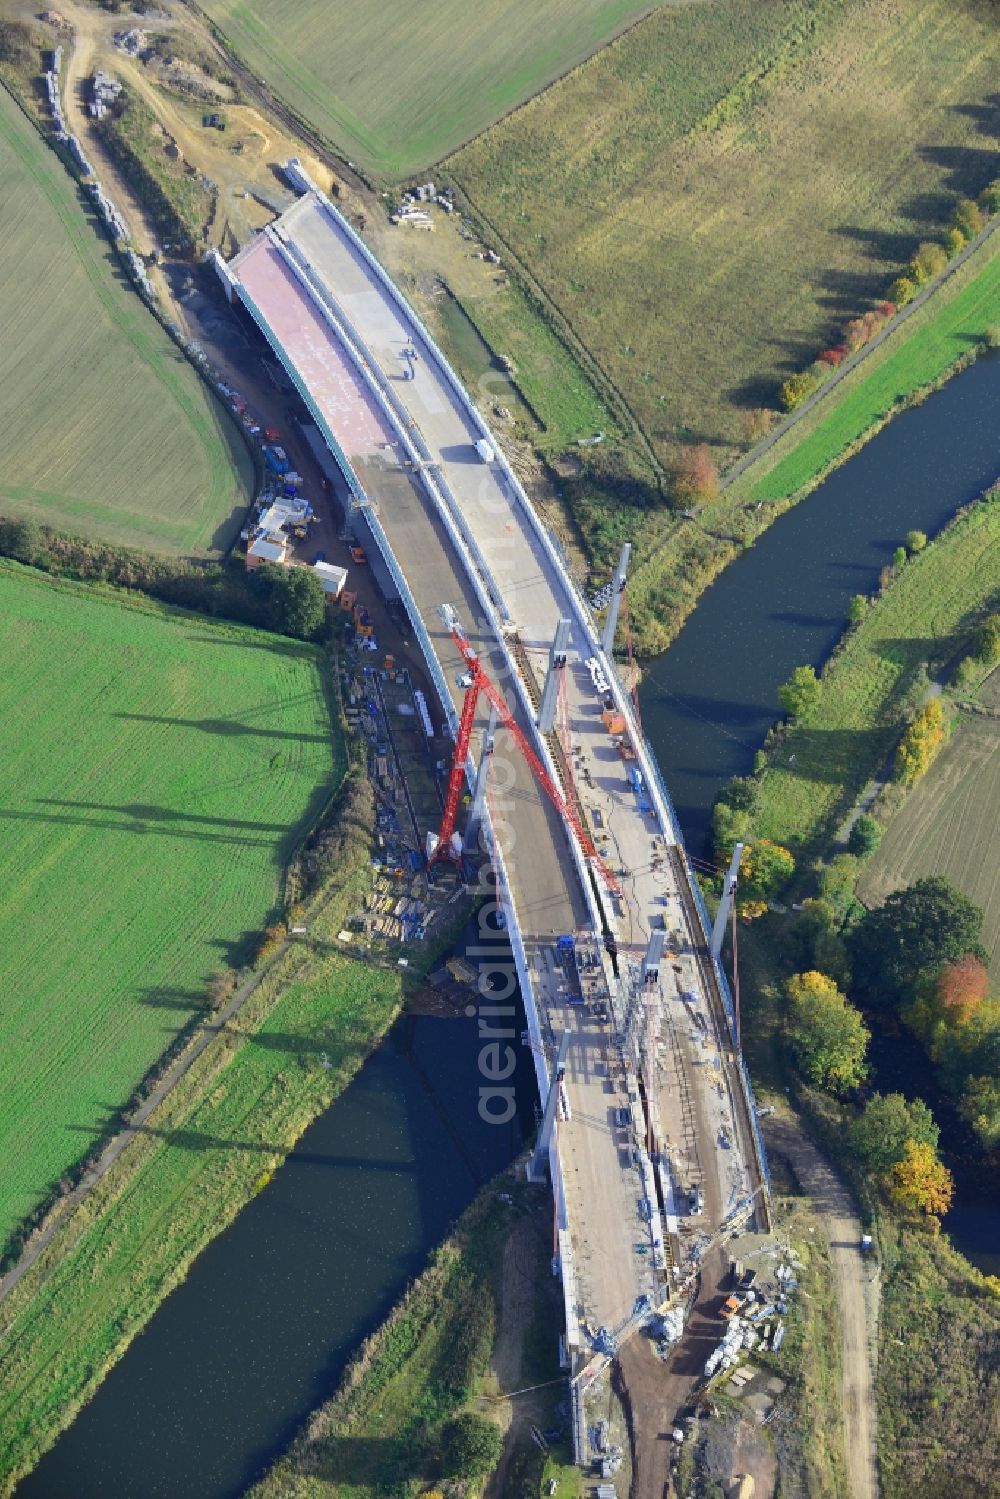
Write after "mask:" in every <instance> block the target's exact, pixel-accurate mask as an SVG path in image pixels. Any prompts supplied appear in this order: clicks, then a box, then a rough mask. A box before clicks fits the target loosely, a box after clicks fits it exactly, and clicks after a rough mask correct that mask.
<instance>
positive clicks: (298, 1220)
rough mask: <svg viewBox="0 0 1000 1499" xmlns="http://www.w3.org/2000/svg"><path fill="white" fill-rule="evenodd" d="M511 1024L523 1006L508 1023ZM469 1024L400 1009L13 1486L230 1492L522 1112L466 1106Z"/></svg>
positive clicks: (474, 1057) (122, 1493) (528, 1112)
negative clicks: (261, 1186) (353, 1073)
mask: <svg viewBox="0 0 1000 1499" xmlns="http://www.w3.org/2000/svg"><path fill="white" fill-rule="evenodd" d="M514 1025H515V1026H516V1029H517V1033H518V1034H520V1029H521V1026H522V1025H523V1020H515V1022H514ZM478 1050H479V1043H478V1040H477V1021H476V1019H466V1018H464V1017H462V1018H459V1019H457V1020H440V1019H435V1018H431V1017H426V1016H424V1017H409V1018H403V1019H402V1020H400V1021H399V1022H397V1024H396V1025H395V1026H394V1027H393V1029H392V1030H391V1032H390V1033H389V1035H388V1036H387V1038H386V1040H385V1041H384V1042H383V1044H382V1045H381V1046H380V1047H379V1048H378V1050H377V1051H376V1052H375V1053H374V1055H373V1056H372V1057H371V1059H370V1060H369V1061H368V1062H367V1063H366V1065H365V1066H364V1067H363V1068H362V1070H361V1071H360V1073H359V1074H358V1076H357V1078H356V1079H355V1081H354V1082H353V1083H352V1084H351V1086H350V1087H349V1088H348V1089H347V1090H346V1091H345V1093H344V1094H343V1095H342V1097H341V1098H340V1099H339V1100H338V1101H337V1102H336V1103H334V1104H333V1106H332V1107H331V1108H330V1109H328V1110H327V1112H326V1113H325V1114H324V1115H323V1116H322V1117H321V1118H319V1119H318V1120H317V1121H316V1122H315V1123H314V1124H313V1125H312V1126H311V1127H310V1128H309V1129H308V1130H307V1131H306V1133H305V1134H304V1135H303V1136H302V1139H301V1140H300V1142H299V1145H298V1147H297V1148H296V1150H295V1151H294V1152H293V1153H292V1154H291V1155H290V1156H289V1157H288V1159H287V1161H286V1162H285V1164H284V1165H283V1166H282V1167H281V1169H280V1170H279V1171H278V1172H277V1173H276V1174H275V1177H274V1181H273V1182H272V1184H271V1185H270V1186H269V1187H267V1189H266V1190H265V1191H264V1192H263V1193H262V1194H261V1195H260V1196H259V1197H257V1198H255V1199H254V1201H253V1202H251V1203H250V1205H249V1206H248V1207H246V1208H245V1209H244V1210H243V1212H242V1213H241V1214H240V1216H239V1217H238V1218H237V1219H236V1221H235V1223H234V1224H233V1225H232V1226H231V1227H230V1228H228V1229H227V1230H226V1231H225V1232H224V1233H223V1234H221V1235H220V1236H219V1238H217V1239H216V1240H214V1242H213V1243H212V1244H210V1245H209V1247H208V1248H207V1249H206V1250H205V1252H204V1253H203V1254H202V1255H200V1256H199V1258H198V1259H197V1260H196V1261H195V1263H194V1265H193V1266H192V1268H191V1272H190V1274H189V1275H188V1278H187V1280H186V1281H185V1282H184V1283H183V1285H181V1286H180V1287H178V1289H177V1290H176V1291H174V1292H173V1293H172V1294H171V1295H170V1296H168V1298H167V1300H166V1301H165V1302H164V1303H163V1305H162V1307H161V1308H160V1309H159V1311H158V1312H157V1313H156V1315H155V1316H154V1317H153V1319H152V1321H151V1322H150V1323H149V1326H148V1327H147V1328H146V1330H145V1332H143V1333H142V1334H141V1335H140V1336H139V1337H138V1338H137V1339H136V1341H135V1342H134V1343H133V1344H132V1346H131V1347H130V1348H129V1350H128V1352H127V1353H126V1354H125V1357H124V1358H123V1359H122V1360H121V1362H120V1363H119V1364H117V1365H116V1367H115V1368H114V1369H113V1370H112V1371H111V1373H110V1374H109V1375H108V1377H107V1379H106V1380H105V1381H104V1383H103V1384H102V1385H101V1387H100V1389H99V1391H98V1393H97V1395H96V1396H95V1398H94V1399H93V1400H92V1401H91V1403H90V1404H89V1405H88V1406H86V1407H85V1408H84V1410H83V1411H82V1412H81V1413H80V1415H79V1416H78V1417H77V1419H76V1421H75V1422H74V1424H73V1425H72V1426H71V1427H70V1428H69V1430H68V1431H67V1432H66V1433H65V1434H64V1435H63V1436H62V1438H61V1439H60V1440H59V1441H58V1442H57V1443H56V1445H55V1447H54V1448H53V1449H52V1450H51V1452H49V1453H48V1454H47V1456H45V1457H44V1458H43V1459H42V1461H41V1463H40V1464H39V1466H38V1467H37V1468H36V1470H35V1471H34V1473H32V1474H31V1475H30V1476H29V1477H28V1478H27V1479H25V1481H24V1482H23V1483H22V1484H21V1485H20V1486H19V1488H18V1490H17V1493H18V1499H43V1496H44V1499H92V1496H93V1499H96V1496H98V1495H100V1496H102V1499H223V1496H231V1495H237V1494H240V1493H242V1491H243V1490H244V1489H245V1488H246V1486H247V1485H248V1484H249V1483H250V1482H251V1481H252V1480H253V1479H254V1478H255V1476H257V1475H258V1474H259V1472H260V1470H261V1468H262V1467H263V1466H264V1465H266V1464H267V1463H268V1462H269V1461H270V1460H272V1459H273V1458H274V1457H275V1456H277V1455H278V1453H280V1451H281V1450H282V1449H283V1448H284V1447H285V1446H286V1445H287V1443H288V1442H289V1441H290V1440H291V1438H292V1436H293V1435H294V1433H295V1431H296V1430H297V1428H298V1427H299V1426H300V1425H301V1423H302V1421H303V1420H304V1419H305V1417H306V1415H307V1414H308V1413H309V1411H310V1410H311V1409H312V1407H313V1406H315V1405H317V1404H318V1403H319V1402H320V1401H321V1400H323V1399H325V1398H326V1397H327V1396H329V1395H330V1393H331V1392H332V1390H333V1388H334V1386H335V1384H336V1382H337V1379H338V1376H339V1374H340V1373H341V1371H342V1370H343V1368H344V1365H345V1363H346V1362H347V1361H348V1359H349V1358H350V1356H351V1354H352V1353H353V1352H354V1350H355V1349H356V1348H357V1346H358V1344H359V1343H360V1342H361V1340H362V1339H363V1338H364V1337H366V1336H367V1334H368V1333H369V1332H371V1331H372V1330H373V1328H374V1327H375V1326H377V1324H378V1323H379V1322H380V1321H381V1320H382V1318H383V1317H384V1316H385V1315H386V1314H387V1312H388V1311H389V1309H390V1308H391V1306H392V1304H393V1303H394V1301H395V1300H396V1299H397V1298H398V1296H399V1295H400V1293H401V1292H402V1291H403V1289H404V1288H405V1286H406V1285H407V1283H408V1282H409V1281H410V1280H412V1279H413V1278H414V1276H416V1275H417V1274H419V1272H420V1271H421V1270H422V1269H423V1267H424V1265H425V1264H426V1261H427V1256H428V1254H429V1252H430V1250H431V1249H432V1248H433V1246H434V1245H436V1244H438V1243H440V1241H441V1239H443V1238H444V1236H445V1235H446V1233H447V1232H448V1230H449V1228H450V1226H451V1225H452V1224H453V1223H454V1221H455V1219H456V1218H457V1217H458V1216H459V1214H460V1213H461V1212H462V1211H463V1210H464V1208H465V1207H467V1206H468V1204H469V1203H470V1202H471V1201H472V1199H473V1197H474V1196H475V1195H476V1193H477V1191H478V1190H479V1189H480V1187H481V1186H482V1185H483V1184H484V1183H485V1182H486V1181H488V1180H489V1179H490V1177H491V1176H493V1175H494V1174H495V1173H496V1172H498V1171H500V1170H502V1168H503V1167H504V1166H505V1165H507V1164H508V1163H509V1161H510V1160H511V1159H512V1157H513V1156H514V1155H515V1154H516V1152H517V1149H518V1147H519V1145H520V1142H521V1139H522V1136H523V1133H524V1132H525V1131H526V1130H530V1129H531V1128H532V1127H533V1119H534V1115H533V1099H534V1097H535V1094H534V1071H533V1069H532V1067H531V1065H530V1053H529V1052H528V1051H527V1050H526V1049H524V1048H522V1047H520V1046H519V1045H517V1046H516V1050H517V1052H518V1058H519V1072H518V1077H517V1082H518V1096H519V1104H520V1108H519V1114H518V1116H517V1117H516V1118H515V1119H514V1120H513V1121H512V1122H511V1123H510V1124H508V1125H506V1126H504V1127H498V1126H495V1125H489V1124H486V1123H484V1122H483V1120H482V1119H481V1118H480V1117H479V1113H478V1103H479V1085H480V1081H481V1079H480V1076H479V1071H478V1065H477V1063H478Z"/></svg>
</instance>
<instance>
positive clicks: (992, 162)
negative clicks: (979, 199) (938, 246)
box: [917, 146, 997, 211]
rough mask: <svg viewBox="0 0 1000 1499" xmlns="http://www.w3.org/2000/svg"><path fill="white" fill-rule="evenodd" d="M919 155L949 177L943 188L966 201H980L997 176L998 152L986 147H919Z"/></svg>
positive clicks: (945, 179) (946, 178) (946, 177)
mask: <svg viewBox="0 0 1000 1499" xmlns="http://www.w3.org/2000/svg"><path fill="white" fill-rule="evenodd" d="M917 151H918V154H919V155H920V157H921V158H922V159H923V160H924V161H927V162H931V163H932V164H933V165H934V166H936V167H939V168H940V169H941V171H942V172H944V173H945V174H946V175H945V177H944V181H943V184H942V185H943V186H944V187H945V188H946V189H947V190H948V191H950V192H952V193H959V194H960V195H961V196H962V197H968V198H974V197H976V196H977V194H978V193H981V192H982V190H983V188H984V187H985V186H986V185H987V183H989V182H992V181H993V179H994V177H995V176H996V174H997V157H996V151H989V150H987V148H986V147H985V146H918V148H917ZM952 206H953V205H949V210H948V211H950V208H951V207H952Z"/></svg>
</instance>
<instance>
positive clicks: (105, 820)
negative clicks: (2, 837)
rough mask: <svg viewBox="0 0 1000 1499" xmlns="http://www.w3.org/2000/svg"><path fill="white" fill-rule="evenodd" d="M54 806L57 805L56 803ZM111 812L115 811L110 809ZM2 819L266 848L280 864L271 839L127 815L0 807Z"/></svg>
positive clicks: (240, 846) (283, 828) (280, 856)
mask: <svg viewBox="0 0 1000 1499" xmlns="http://www.w3.org/2000/svg"><path fill="white" fill-rule="evenodd" d="M56 805H59V804H58V803H57V804H56ZM68 805H72V804H71V803H70V804H68ZM111 810H117V809H114V808H112V809H111ZM5 818H7V819H10V820H13V821H16V822H51V823H57V824H60V823H61V824H64V825H65V826H67V827H76V828H99V829H101V830H102V831H103V832H113V833H132V834H137V835H139V836H147V835H151V836H154V837H160V838H185V839H191V840H194V841H195V842H197V843H225V844H229V845H231V846H233V847H236V848H268V849H271V850H272V852H273V853H274V860H275V862H276V863H278V864H280V863H281V862H282V854H281V850H280V848H276V847H275V845H274V843H273V841H272V839H271V838H268V837H263V838H251V837H249V836H247V835H245V834H244V835H240V836H236V835H233V836H229V835H227V834H225V833H209V832H200V831H196V830H194V829H191V828H182V827H177V826H155V825H153V824H152V823H151V822H149V821H140V820H139V819H137V818H134V817H132V818H128V817H127V813H124V814H123V816H122V817H121V818H120V819H119V820H115V819H114V818H111V817H86V816H84V815H83V813H82V812H77V813H70V812H28V811H26V810H24V809H23V808H21V807H0V822H3V820H4V819H5ZM237 826H238V824H237ZM281 831H282V832H283V833H285V834H286V835H287V834H288V833H289V829H288V828H287V826H282V828H281Z"/></svg>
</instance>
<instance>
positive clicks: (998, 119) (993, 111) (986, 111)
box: [946, 94, 1000, 136]
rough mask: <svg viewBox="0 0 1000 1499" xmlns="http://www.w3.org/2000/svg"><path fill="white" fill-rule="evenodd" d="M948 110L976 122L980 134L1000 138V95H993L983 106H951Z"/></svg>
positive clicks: (948, 106)
mask: <svg viewBox="0 0 1000 1499" xmlns="http://www.w3.org/2000/svg"><path fill="white" fill-rule="evenodd" d="M946 108H947V109H948V110H949V111H950V112H951V113H952V114H956V115H964V116H965V118H966V119H967V120H975V122H976V124H977V126H978V128H979V131H980V134H982V135H992V136H1000V94H991V95H990V97H989V98H988V99H987V100H986V102H985V103H983V104H949V105H947V106H946Z"/></svg>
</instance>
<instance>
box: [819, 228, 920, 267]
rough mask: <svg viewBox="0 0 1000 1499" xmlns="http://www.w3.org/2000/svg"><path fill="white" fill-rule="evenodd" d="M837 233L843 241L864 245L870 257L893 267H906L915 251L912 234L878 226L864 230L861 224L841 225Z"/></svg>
mask: <svg viewBox="0 0 1000 1499" xmlns="http://www.w3.org/2000/svg"><path fill="white" fill-rule="evenodd" d="M836 232H837V234H839V235H840V237H841V239H851V240H854V241H855V242H856V243H857V244H859V245H864V247H865V249H866V250H867V252H868V254H869V255H871V256H873V257H874V258H876V259H878V260H885V261H888V262H890V263H891V264H892V265H905V263H906V262H907V261H908V260H909V258H910V256H911V255H912V254H913V251H914V249H915V245H914V243H913V235H912V234H899V233H895V232H894V231H893V230H891V229H880V228H879V227H878V225H870V226H869V227H868V228H862V227H861V225H860V224H841V226H840V228H839V229H837V231H836Z"/></svg>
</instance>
